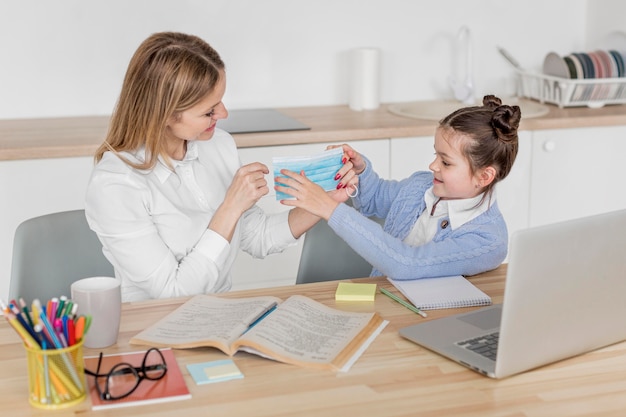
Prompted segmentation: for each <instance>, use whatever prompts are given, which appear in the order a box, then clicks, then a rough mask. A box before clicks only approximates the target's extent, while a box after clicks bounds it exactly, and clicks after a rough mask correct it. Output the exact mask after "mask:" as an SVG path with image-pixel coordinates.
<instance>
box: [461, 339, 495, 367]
mask: <svg viewBox="0 0 626 417" xmlns="http://www.w3.org/2000/svg"><path fill="white" fill-rule="evenodd" d="M499 336H500V332H493V333H490V334H486V335H483V336H479V337H475V338H472V339H467V340H463V341H462V342H456V344H457V345H458V346H460V347H462V348H465V349H469V350H471V351H472V352H475V353H478V354H479V355H482V356H484V357H486V358H488V359H491V360H494V361H495V360H496V355H497V353H498V337H499Z"/></svg>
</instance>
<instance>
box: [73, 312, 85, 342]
mask: <svg viewBox="0 0 626 417" xmlns="http://www.w3.org/2000/svg"><path fill="white" fill-rule="evenodd" d="M74 327H75V332H74V333H75V338H76V342H80V341H81V340H82V339H83V332H84V331H85V316H80V317H79V318H78V319H76V324H75V325H74Z"/></svg>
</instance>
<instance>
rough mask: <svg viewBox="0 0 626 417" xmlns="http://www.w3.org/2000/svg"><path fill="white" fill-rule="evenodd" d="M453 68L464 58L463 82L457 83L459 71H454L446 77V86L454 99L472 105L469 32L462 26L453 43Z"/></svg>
mask: <svg viewBox="0 0 626 417" xmlns="http://www.w3.org/2000/svg"><path fill="white" fill-rule="evenodd" d="M454 49H455V55H456V56H455V58H456V62H455V64H456V65H455V66H456V67H457V68H458V67H460V66H461V63H462V62H463V61H462V59H463V58H465V71H464V75H465V79H464V81H463V82H459V80H458V79H457V78H456V77H457V76H458V75H460V74H459V72H460V71H455V72H454V73H453V74H452V75H450V76H449V77H448V84H449V85H450V87H451V88H452V91H453V92H454V98H456V99H457V100H458V101H460V102H462V103H465V104H474V103H475V99H474V80H473V76H472V65H473V61H472V39H471V36H470V30H469V28H468V27H467V26H462V27H461V28H460V29H459V32H458V34H457V36H456V43H455V48H454Z"/></svg>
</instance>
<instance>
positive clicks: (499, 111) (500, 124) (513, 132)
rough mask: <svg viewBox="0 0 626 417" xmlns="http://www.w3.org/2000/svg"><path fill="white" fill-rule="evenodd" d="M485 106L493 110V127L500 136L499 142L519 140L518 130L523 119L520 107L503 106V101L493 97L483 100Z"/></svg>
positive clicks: (486, 97)
mask: <svg viewBox="0 0 626 417" xmlns="http://www.w3.org/2000/svg"><path fill="white" fill-rule="evenodd" d="M483 105H484V106H485V107H487V108H490V109H492V110H493V113H492V115H491V127H493V129H494V131H495V133H496V135H497V136H498V140H501V141H504V142H508V141H510V140H514V139H515V138H517V129H518V128H519V123H520V120H521V119H522V111H521V110H520V108H519V106H509V105H507V104H502V100H500V99H499V98H498V97H496V96H491V95H490V96H485V97H484V98H483Z"/></svg>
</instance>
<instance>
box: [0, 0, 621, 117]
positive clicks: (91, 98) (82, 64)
mask: <svg viewBox="0 0 626 417" xmlns="http://www.w3.org/2000/svg"><path fill="white" fill-rule="evenodd" d="M587 3H589V8H590V9H594V10H595V9H598V10H601V9H602V10H604V9H603V7H600V6H599V5H600V4H605V3H606V4H607V5H609V6H610V8H616V9H621V10H623V9H624V6H622V5H621V4H620V1H619V0H601V1H588V0H547V1H546V0H526V1H524V2H519V1H515V2H514V1H510V0H471V1H467V0H440V1H436V2H433V1H425V0H422V1H420V0H385V1H380V0H315V1H313V0H310V1H304V0H169V1H168V0H131V1H128V0H107V1H98V2H96V1H90V0H54V1H49V0H28V1H2V2H0V51H2V53H1V54H0V97H1V98H2V99H1V100H0V119H10V118H27V117H55V116H74V115H94V114H97V115H105V114H109V113H110V112H111V110H112V108H113V106H114V104H115V101H116V99H117V94H118V93H119V88H120V84H121V80H122V77H123V74H124V71H125V69H126V65H127V63H128V60H129V58H130V56H131V54H132V53H133V51H134V50H135V49H136V47H137V46H138V44H139V43H140V42H141V41H142V40H143V39H145V38H146V37H147V36H148V35H149V34H151V33H153V32H156V31H164V30H174V31H184V32H189V33H193V34H197V35H199V36H201V37H203V38H204V39H206V40H207V41H209V42H210V43H211V44H212V45H213V46H214V47H215V48H216V49H217V50H218V51H219V52H220V53H221V55H222V57H223V59H224V60H225V61H226V64H227V67H228V77H229V79H228V89H227V94H226V97H225V103H226V105H227V106H229V107H230V108H233V109H235V108H250V107H276V106H278V107H290V106H308V105H332V104H346V103H347V101H348V100H347V77H348V69H347V57H346V55H347V52H348V51H349V50H350V49H352V48H355V47H360V46H375V47H379V48H380V49H381V50H382V82H381V87H382V91H381V100H382V101H383V102H397V101H412V100H422V99H433V98H451V97H452V96H451V92H450V89H449V88H448V86H447V81H446V79H447V76H448V75H449V74H450V73H451V72H452V65H453V63H454V60H453V53H454V49H453V41H454V39H455V35H456V33H457V31H458V29H459V28H460V27H461V26H462V25H464V24H465V25H467V26H468V27H469V28H470V30H471V31H472V35H473V41H474V52H475V74H476V80H475V84H476V87H477V94H478V95H479V96H482V95H483V94H484V93H487V92H489V93H491V92H494V93H497V94H500V95H507V94H510V93H511V92H512V89H513V87H512V83H511V82H510V77H511V75H512V71H511V67H510V66H509V64H508V63H507V62H506V61H504V59H503V58H502V57H501V56H500V55H499V54H498V53H497V51H496V45H500V46H503V47H504V48H506V49H508V50H509V51H510V52H511V53H512V54H513V55H514V56H515V57H516V58H517V59H518V61H519V62H520V63H522V64H523V65H524V66H526V67H529V68H538V67H539V66H540V65H541V63H542V61H543V57H544V56H545V54H546V53H547V52H549V51H551V50H554V51H557V52H561V53H564V54H565V53H569V52H572V51H574V50H580V49H582V48H583V47H584V46H585V28H586V25H587V23H586V13H587V8H588V6H587ZM603 14H608V15H610V14H611V13H610V12H603ZM618 15H619V16H624V13H618V14H615V13H613V16H615V17H614V19H616V20H615V21H617V19H618V17H617V16H618ZM599 30H601V28H599Z"/></svg>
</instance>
